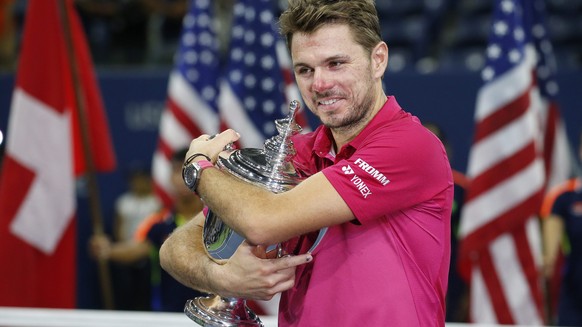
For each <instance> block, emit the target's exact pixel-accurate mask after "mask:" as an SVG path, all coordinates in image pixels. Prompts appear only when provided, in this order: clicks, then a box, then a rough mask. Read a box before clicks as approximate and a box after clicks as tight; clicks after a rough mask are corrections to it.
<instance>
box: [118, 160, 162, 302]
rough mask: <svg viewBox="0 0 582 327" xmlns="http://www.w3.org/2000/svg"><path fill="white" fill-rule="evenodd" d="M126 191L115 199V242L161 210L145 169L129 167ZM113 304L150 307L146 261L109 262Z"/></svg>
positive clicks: (130, 236) (128, 236)
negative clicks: (113, 296)
mask: <svg viewBox="0 0 582 327" xmlns="http://www.w3.org/2000/svg"><path fill="white" fill-rule="evenodd" d="M127 178H128V180H127V182H128V186H129V189H128V191H127V192H125V193H123V194H122V195H121V196H120V197H119V198H118V199H117V200H116V202H115V217H114V220H113V239H114V241H115V242H116V243H121V244H123V243H125V242H131V241H132V240H133V238H134V235H135V232H136V230H137V227H138V226H139V225H140V224H141V223H142V222H143V221H144V220H145V219H146V218H147V217H149V216H150V215H152V214H153V213H155V212H158V211H159V210H160V209H161V206H162V203H161V201H160V200H159V199H158V197H157V196H156V195H155V194H154V192H153V186H152V178H151V175H150V171H149V169H148V168H145V167H142V166H141V165H136V166H134V167H132V168H130V169H129V173H128V177H127ZM111 266H112V267H111V268H112V274H113V276H112V277H113V287H114V291H113V293H114V294H115V306H116V308H117V309H121V310H149V309H150V301H149V298H150V287H149V285H150V260H149V257H144V258H142V259H141V260H136V261H134V262H130V263H125V262H114V263H113V264H112V265H111Z"/></svg>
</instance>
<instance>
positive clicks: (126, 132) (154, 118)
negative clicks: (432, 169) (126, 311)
mask: <svg viewBox="0 0 582 327" xmlns="http://www.w3.org/2000/svg"><path fill="white" fill-rule="evenodd" d="M168 73H169V71H167V70H157V71H147V70H135V71H128V70H119V71H99V72H98V76H99V81H100V85H101V90H102V95H103V100H104V102H105V106H106V108H107V115H108V119H109V124H110V129H111V133H112V138H113V141H114V145H115V152H116V155H117V159H118V170H117V171H116V172H114V173H109V174H103V175H100V176H99V185H100V191H101V202H102V205H103V213H104V215H105V217H104V218H105V221H106V229H107V230H110V228H111V221H112V217H113V202H114V200H115V199H116V198H117V197H118V196H119V195H120V194H121V193H122V192H123V191H125V187H126V184H125V179H124V176H125V175H124V174H125V172H126V171H127V169H128V168H129V167H130V166H132V165H134V164H136V163H139V164H150V162H151V157H152V153H153V151H154V148H155V146H156V142H157V128H158V118H159V115H160V112H161V110H162V108H163V105H164V102H165V99H166V87H167V77H168ZM385 84H386V89H387V93H388V94H392V95H396V97H397V99H398V101H399V102H400V104H401V105H402V106H403V107H404V108H405V109H406V110H407V111H410V112H412V113H413V114H415V115H416V116H418V117H420V119H421V120H423V121H432V122H435V123H437V124H439V125H440V126H441V127H442V128H443V130H444V131H445V133H446V135H447V138H448V139H449V143H450V144H451V146H452V148H453V152H452V157H451V162H452V166H453V168H455V169H458V170H460V171H465V168H466V165H467V154H468V151H469V148H470V145H471V140H472V135H473V111H474V105H475V98H476V93H477V90H478V89H479V87H480V86H481V80H480V77H479V75H478V74H474V73H462V72H458V73H447V74H445V73H441V74H431V75H417V74H413V73H398V74H390V73H388V74H387V75H386V78H385ZM558 84H559V85H560V89H561V93H560V97H559V102H560V107H561V111H562V115H563V116H564V118H565V122H566V126H567V131H568V135H569V137H570V140H571V141H572V145H573V146H578V142H579V139H578V137H577V136H578V133H579V132H580V130H581V129H582V104H581V102H580V101H579V100H578V94H579V93H580V91H581V90H582V71H576V72H562V73H560V74H559V76H558ZM12 87H13V76H12V75H7V74H4V75H0V130H2V131H3V132H4V133H5V134H6V125H7V119H8V113H9V108H10V98H11V94H12ZM80 185H81V186H80V187H79V224H78V226H79V233H78V235H79V250H78V253H79V255H78V257H79V258H78V259H79V281H78V286H79V299H78V302H79V303H78V304H79V307H80V308H99V307H100V301H99V284H98V282H97V276H96V269H95V265H94V263H93V262H92V261H91V260H90V259H89V258H88V257H87V251H86V246H85V244H86V242H87V239H88V237H89V235H90V234H91V227H90V221H89V220H90V219H89V214H88V209H87V208H88V205H87V199H86V197H85V194H84V192H83V187H82V183H80Z"/></svg>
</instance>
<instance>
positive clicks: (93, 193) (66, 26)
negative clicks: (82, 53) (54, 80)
mask: <svg viewBox="0 0 582 327" xmlns="http://www.w3.org/2000/svg"><path fill="white" fill-rule="evenodd" d="M58 1H59V12H60V13H61V22H62V24H63V31H64V36H65V44H66V47H67V53H68V55H69V59H70V60H69V63H70V68H71V77H72V81H73V87H74V94H75V104H76V106H77V111H78V115H77V117H78V120H79V121H78V123H79V127H80V130H81V139H82V142H83V147H82V148H83V157H84V159H85V165H86V171H85V174H86V178H87V183H88V191H89V204H90V212H91V223H92V227H93V233H94V234H96V235H103V234H104V228H103V214H102V212H101V205H100V203H101V201H100V197H99V185H98V183H97V176H96V173H95V171H96V169H95V165H94V161H93V154H92V152H91V142H90V140H89V133H88V130H89V123H88V121H87V112H86V110H87V108H86V105H85V102H84V99H85V98H84V96H83V90H82V88H81V85H80V84H81V83H80V79H79V70H78V66H77V61H76V57H75V53H74V51H73V38H72V35H71V24H70V22H69V12H68V7H67V5H66V3H65V1H67V0H58ZM98 268H99V280H100V283H101V292H102V297H103V302H104V306H105V309H109V310H111V309H114V304H113V291H112V287H111V277H110V274H109V265H108V263H107V261H106V260H104V259H98Z"/></svg>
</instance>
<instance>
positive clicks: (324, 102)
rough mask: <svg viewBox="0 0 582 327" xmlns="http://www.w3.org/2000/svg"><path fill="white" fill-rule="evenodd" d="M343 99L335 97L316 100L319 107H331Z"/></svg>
mask: <svg viewBox="0 0 582 327" xmlns="http://www.w3.org/2000/svg"><path fill="white" fill-rule="evenodd" d="M340 100H341V99H339V98H334V99H325V100H318V101H316V103H317V106H318V107H330V106H333V105H334V104H336V103H338V102H339V101H340Z"/></svg>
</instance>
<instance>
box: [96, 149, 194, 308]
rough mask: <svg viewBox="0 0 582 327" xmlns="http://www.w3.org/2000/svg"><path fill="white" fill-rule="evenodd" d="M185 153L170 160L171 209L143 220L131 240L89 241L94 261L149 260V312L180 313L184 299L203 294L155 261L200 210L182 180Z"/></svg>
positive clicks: (105, 239) (97, 237) (104, 239)
mask: <svg viewBox="0 0 582 327" xmlns="http://www.w3.org/2000/svg"><path fill="white" fill-rule="evenodd" d="M186 151H187V150H186V149H183V150H179V151H177V152H176V153H175V154H174V155H173V157H172V174H171V183H172V186H173V194H172V196H173V198H174V204H173V207H172V208H164V209H162V210H158V212H155V213H154V214H151V215H149V216H146V217H144V219H143V221H142V222H141V223H140V224H139V226H138V227H137V230H136V231H135V234H134V235H133V237H132V238H131V239H127V240H123V241H120V242H115V243H112V242H111V241H110V240H109V238H107V237H106V236H104V235H96V236H93V237H92V238H91V240H90V250H91V254H92V255H93V256H94V257H97V258H101V259H105V260H110V261H112V262H116V263H123V264H130V263H135V262H139V261H142V260H147V259H150V260H151V262H150V265H151V266H150V267H151V278H150V280H151V290H150V291H151V296H150V299H149V300H150V308H151V310H153V311H175V312H181V311H183V309H184V303H185V302H186V301H187V300H188V299H191V298H193V297H196V296H201V295H203V294H202V293H200V292H196V291H194V290H192V289H190V288H188V287H185V286H184V285H182V284H180V283H179V282H177V281H176V280H174V279H173V278H172V276H170V275H169V274H168V273H167V272H165V271H163V270H162V269H161V267H160V264H159V259H158V252H159V248H160V246H161V245H162V243H163V242H164V240H165V239H166V238H167V237H168V235H170V233H172V232H173V231H174V229H176V228H177V227H179V226H181V225H183V224H185V223H186V222H187V221H188V220H190V219H191V218H192V217H194V216H195V215H196V214H198V213H199V212H201V210H202V202H201V201H200V198H199V197H197V196H196V195H195V194H193V193H192V192H190V190H189V189H188V188H186V187H185V186H184V183H183V181H182V160H183V158H184V156H185V154H186ZM148 293H150V292H148ZM130 296H135V294H131V295H130Z"/></svg>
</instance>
